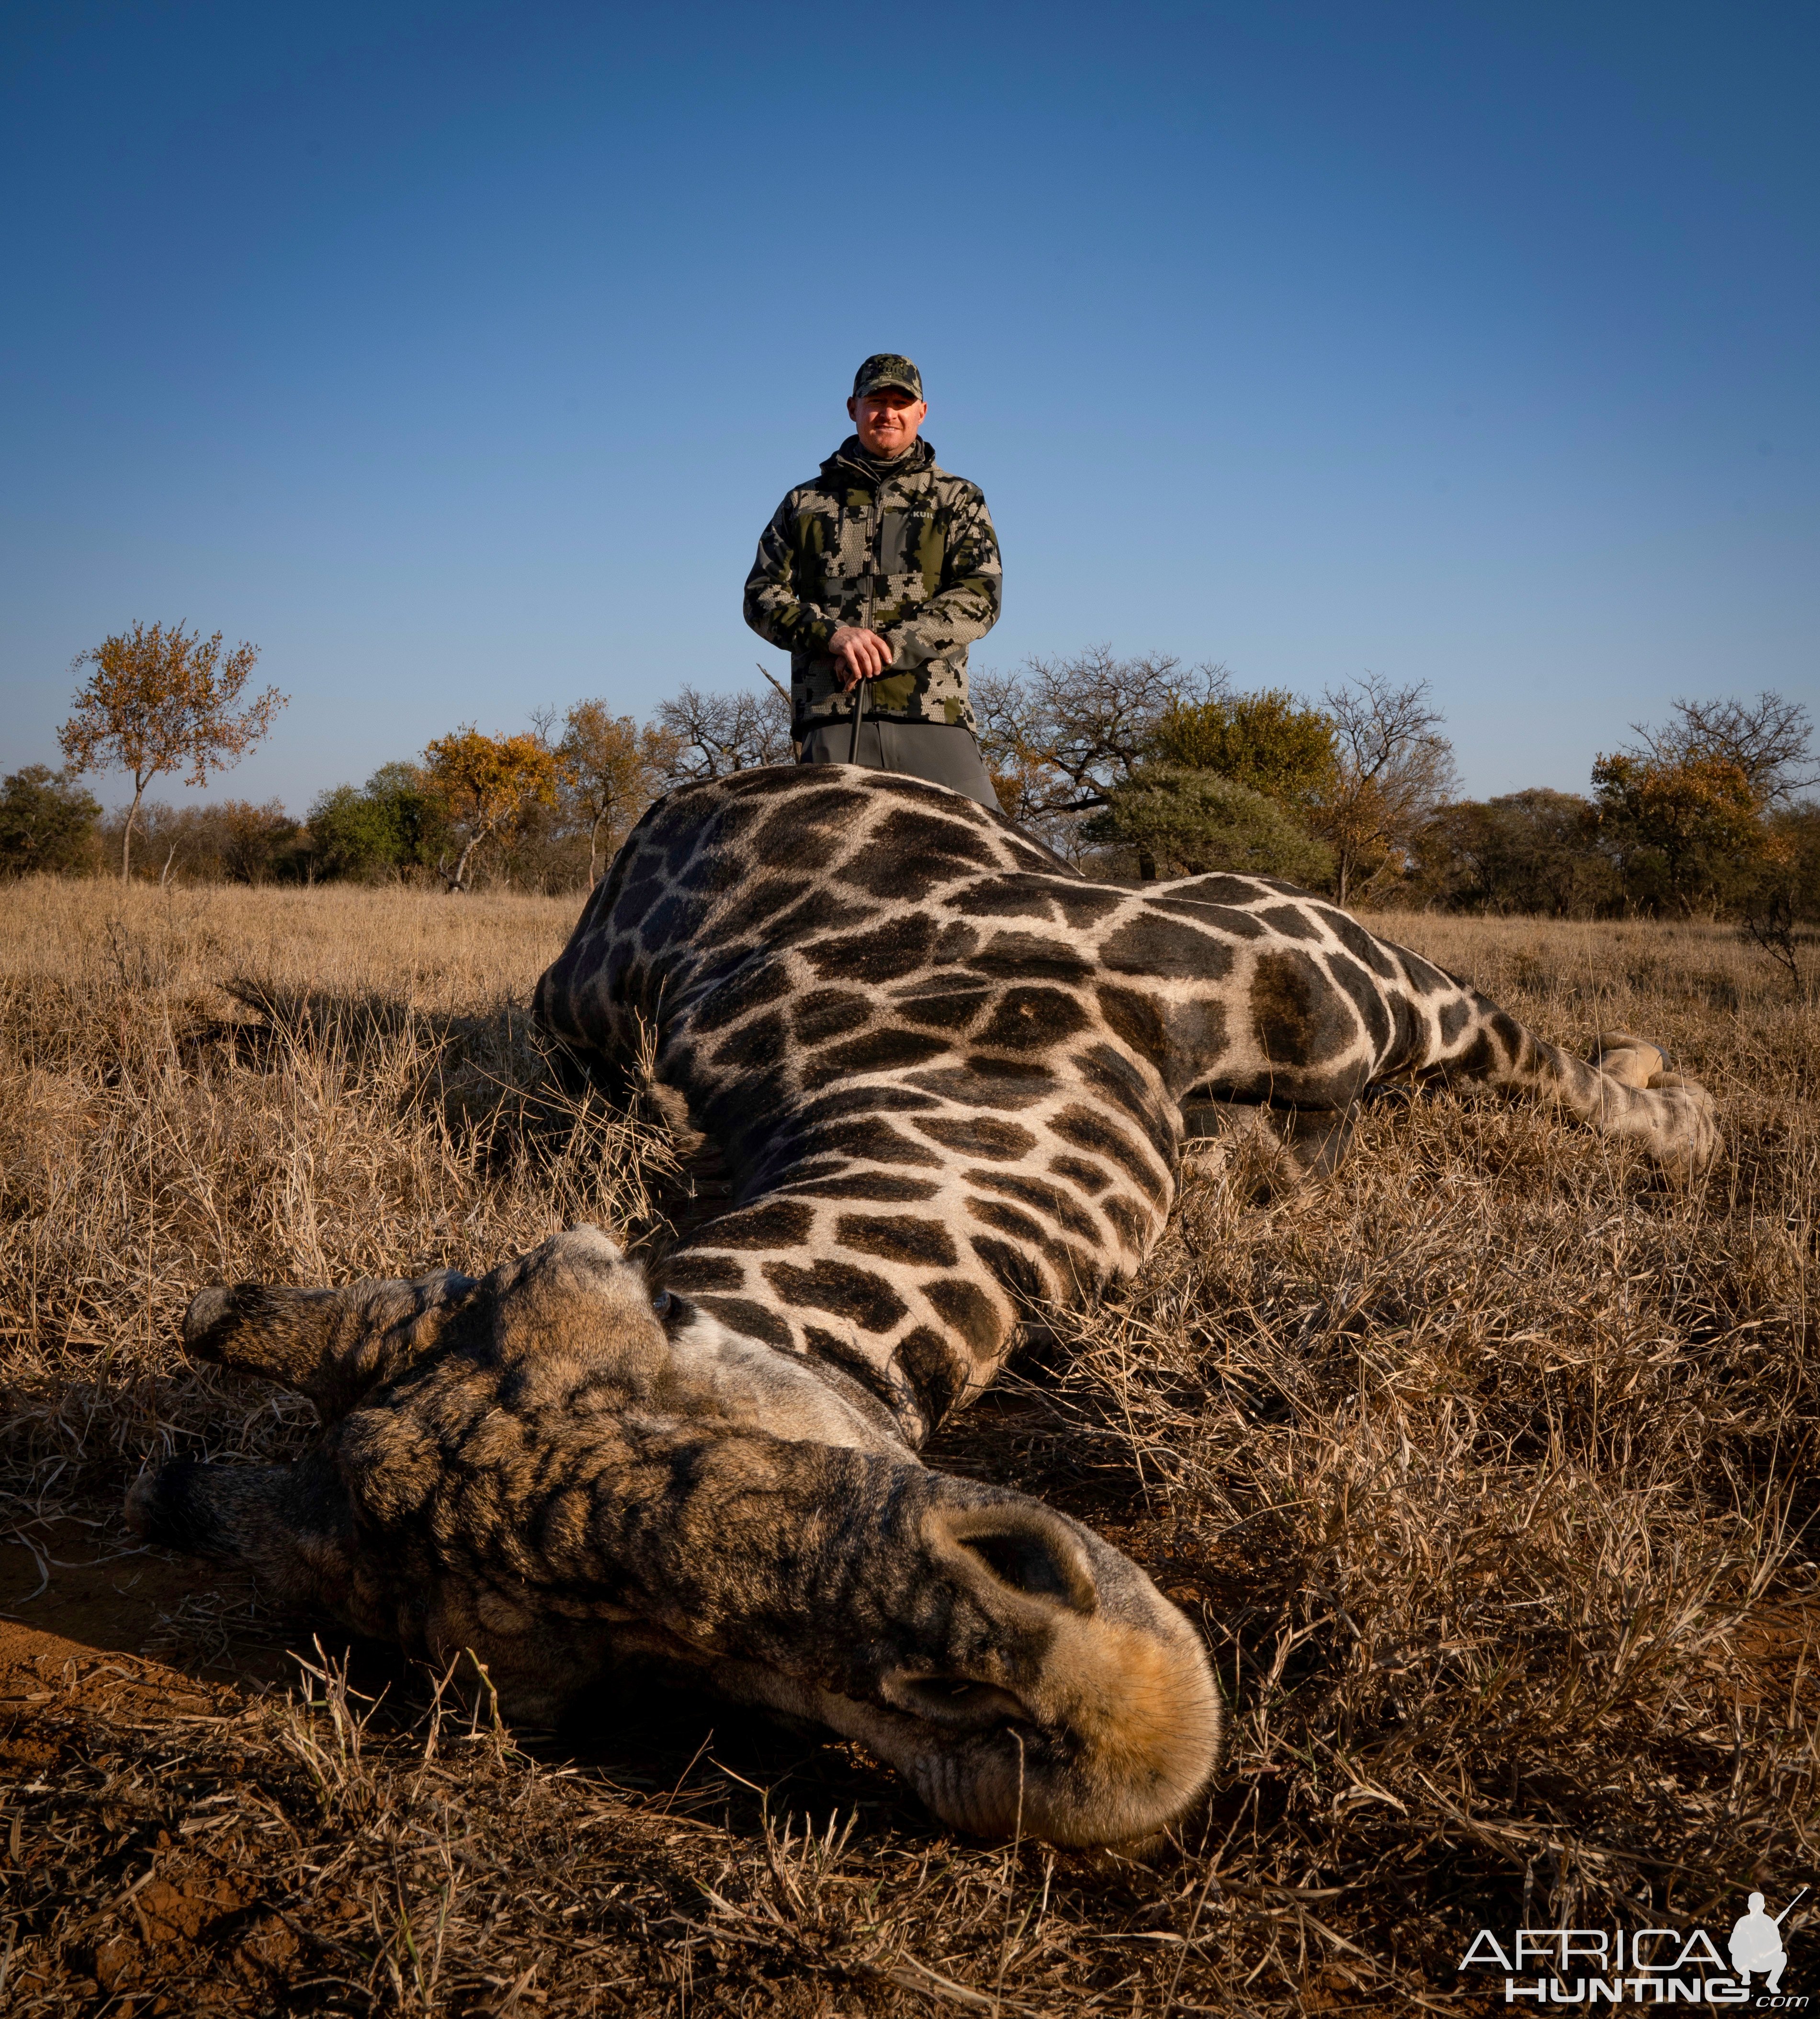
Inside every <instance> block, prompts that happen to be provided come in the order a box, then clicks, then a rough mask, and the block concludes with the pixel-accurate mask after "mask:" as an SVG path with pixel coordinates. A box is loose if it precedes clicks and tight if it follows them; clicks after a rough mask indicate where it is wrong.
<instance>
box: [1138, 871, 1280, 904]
mask: <svg viewBox="0 0 1820 2019" xmlns="http://www.w3.org/2000/svg"><path fill="white" fill-rule="evenodd" d="M1262 896H1263V890H1261V889H1260V887H1259V886H1258V885H1257V884H1256V883H1253V881H1252V880H1251V879H1250V878H1249V876H1198V877H1196V878H1195V879H1194V880H1193V881H1192V882H1190V881H1188V880H1187V879H1184V880H1183V881H1182V882H1181V883H1172V884H1171V885H1170V886H1169V897H1167V898H1164V899H1162V900H1160V901H1161V902H1162V903H1166V904H1168V903H1174V904H1180V903H1182V902H1184V901H1187V902H1189V903H1191V904H1256V902H1257V901H1258V899H1259V898H1260V897H1262ZM1158 901H1159V900H1157V899H1155V898H1153V899H1152V900H1151V902H1152V903H1153V904H1154V903H1156V902H1158Z"/></svg>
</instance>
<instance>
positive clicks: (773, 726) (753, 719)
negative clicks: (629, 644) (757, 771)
mask: <svg viewBox="0 0 1820 2019" xmlns="http://www.w3.org/2000/svg"><path fill="white" fill-rule="evenodd" d="M657 722H658V727H659V728H661V729H664V730H668V731H669V734H671V735H672V736H673V737H674V738H675V739H676V754H675V756H674V757H673V759H672V760H671V764H670V770H669V778H668V782H669V784H672V785H684V784H687V783H688V782H690V781H692V780H694V779H697V778H725V777H727V774H729V773H730V772H734V771H749V770H752V768H753V767H754V766H756V765H760V764H787V763H789V761H790V756H791V744H790V705H789V701H788V700H787V699H786V698H785V697H784V695H783V694H781V691H778V690H777V689H775V688H774V689H772V690H771V691H769V692H761V693H758V694H754V693H753V692H752V690H751V689H750V688H749V687H737V688H735V689H734V691H732V692H731V693H730V694H703V693H702V692H701V691H700V690H699V689H698V688H696V687H683V688H681V689H680V690H679V691H678V692H677V693H676V696H675V698H673V699H672V700H669V701H659V702H658V705H657Z"/></svg>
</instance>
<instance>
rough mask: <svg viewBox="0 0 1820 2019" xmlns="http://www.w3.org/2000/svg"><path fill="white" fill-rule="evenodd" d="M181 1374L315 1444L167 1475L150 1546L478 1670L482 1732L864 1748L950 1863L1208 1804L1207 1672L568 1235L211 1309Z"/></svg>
mask: <svg viewBox="0 0 1820 2019" xmlns="http://www.w3.org/2000/svg"><path fill="white" fill-rule="evenodd" d="M185 1339H186V1343H187V1347H188V1350H189V1351H190V1353H191V1354H193V1355H194V1356H196V1357H199V1358H202V1359H205V1360H212V1361H217V1362H219V1363H220V1364H223V1365H227V1366H228V1367H230V1368H238V1369H241V1370H242V1371H246V1372H256V1373H259V1374H263V1375H264V1376H268V1377H269V1378H272V1379H277V1380H279V1381H281V1382H283V1383H285V1384H287V1385H288V1386H292V1387H293V1388H296V1389H299V1390H302V1391H303V1392H304V1393H305V1394H307V1395H309V1396H310V1397H311V1399H312V1400H313V1401H314V1402H315V1403H316V1405H317V1408H318V1410H319V1411H320V1412H321V1415H322V1418H323V1423H324V1427H323V1431H322V1434H321V1438H320V1440H319V1441H318V1443H317V1446H316V1447H315V1448H314V1450H313V1451H312V1452H310V1455H308V1456H307V1457H306V1458H305V1459H303V1460H302V1461H300V1462H299V1463H298V1464H296V1465H295V1466H283V1467H259V1468H251V1467H228V1466H221V1467H215V1466H189V1465H177V1466H165V1468H164V1469H163V1470H161V1472H160V1473H157V1474H156V1475H154V1476H152V1477H149V1478H147V1479H146V1480H144V1481H141V1482H140V1486H139V1487H138V1488H136V1489H135V1492H134V1495H133V1498H132V1502H131V1503H130V1512H131V1513H132V1518H133V1519H134V1521H135V1522H136V1525H137V1526H138V1527H139V1528H140V1530H141V1531H142V1532H143V1533H145V1534H146V1535H148V1536H150V1538H152V1539H154V1540H158V1541H162V1542H166V1543H168V1544H169V1545H171V1546H175V1547H179V1548H187V1549H190V1550H194V1551H196V1552H198V1553H204V1554H210V1555H216V1556H221V1557H232V1558H234V1559H237V1560H243V1561H246V1562H248V1563H250V1564H252V1567H253V1568H254V1569H255V1570H256V1571H257V1572H258V1573H259V1575H261V1576H262V1578H263V1580H264V1581H265V1582H266V1584H267V1585H268V1586H270V1587H272V1588H274V1590H275V1593H276V1594H277V1596H279V1597H281V1598H286V1599H288V1600H292V1601H302V1602H306V1603H314V1604H323V1605H325V1606H327V1607H328V1608H330V1609H331V1610H332V1611H335V1612H336V1613H337V1614H339V1615H340V1616H341V1617H342V1618H343V1619H345V1620H346V1622H348V1623H349V1624H350V1625H352V1626H354V1627H356V1628H357V1629H360V1630H363V1631H365V1632H369V1633H375V1634H379V1635H381V1636H383V1637H386V1638H388V1639H393V1640H402V1641H403V1642H404V1644H406V1645H408V1646H415V1647H418V1648H419V1649H421V1650H422V1651H424V1652H426V1653H429V1654H430V1655H441V1656H443V1657H444V1658H448V1657H451V1656H453V1655H456V1654H459V1652H460V1651H462V1650H463V1649H468V1650H471V1651H473V1654H474V1655H475V1657H476V1658H477V1659H478V1660H479V1661H480V1662H482V1663H483V1664H484V1665H485V1666H486V1667H487V1669H488V1673H489V1675H490V1676H491V1680H492V1682H493V1684H494V1685H495V1687H496V1688H497V1689H498V1690H499V1694H500V1698H501V1700H502V1702H503V1704H504V1705H505V1706H506V1709H508V1710H509V1711H511V1710H514V1709H516V1710H517V1712H518V1713H520V1715H524V1716H530V1717H531V1718H534V1719H549V1718H553V1717H554V1716H557V1715H558V1714H560V1713H561V1712H562V1711H563V1710H564V1707H565V1705H567V1704H568V1703H569V1702H571V1700H574V1699H576V1698H579V1697H581V1696H582V1694H583V1693H584V1691H586V1688H587V1687H588V1686H589V1684H593V1683H594V1682H595V1681H596V1680H598V1679H600V1676H602V1675H603V1674H604V1673H611V1672H612V1671H614V1670H615V1669H618V1670H621V1671H622V1672H623V1671H627V1670H630V1671H633V1672H634V1673H641V1672H649V1671H651V1670H652V1669H654V1670H655V1671H656V1672H657V1673H658V1674H659V1675H660V1676H685V1677H687V1678H689V1679H691V1680H694V1681H695V1682H696V1683H698V1684H702V1685H705V1687H708V1688H709V1689H710V1690H712V1691H718V1692H719V1693H720V1694H722V1695H727V1696H731V1697H733V1698H736V1699H738V1700H741V1701H744V1702H752V1703H756V1704H762V1705H767V1706H769V1707H770V1708H771V1709H775V1710H778V1711H780V1712H782V1713H785V1714H786V1715H789V1716H798V1717H803V1718H807V1719H809V1720H814V1721H815V1722H818V1723H819V1724H824V1725H826V1726H829V1727H832V1728H833V1729H835V1730H836V1731H839V1732H841V1733H842V1734H844V1735H846V1736H847V1737H850V1738H857V1739H860V1740H862V1741H864V1742H865V1743H866V1744H867V1745H868V1746H869V1747H870V1748H871V1749H872V1750H873V1751H874V1752H875V1753H877V1754H879V1755H880V1756H882V1757H883V1758H884V1759H886V1760H888V1761H890V1763H892V1764H894V1765H895V1766H896V1767H898V1768H899V1769H900V1770H901V1771H902V1772H903V1773H904V1774H905V1776H906V1778H908V1780H909V1781H910V1782H911V1783H912V1785H913V1786H914V1787H915V1789H916V1790H917V1792H919V1795H920V1796H922V1797H923V1800H925V1801H926V1802H927V1803H929V1805H930V1807H932V1808H933V1809H934V1810H935V1811H936V1812H937V1814H939V1815H941V1817H942V1818H944V1820H946V1821H949V1822H951V1823H952V1824H954V1825H956V1826H958V1827H959V1828H962V1829H967V1830H970V1831H972V1832H977V1833H979V1834H983V1835H995V1834H1009V1833H1010V1832H1013V1831H1015V1830H1017V1829H1020V1828H1021V1829H1022V1830H1023V1832H1024V1833H1026V1834H1028V1835H1031V1836H1039V1837H1044V1838H1047V1839H1049V1840H1052V1841H1054V1842H1057V1843H1100V1842H1107V1841H1112V1840H1120V1839H1126V1838H1129V1837H1133V1836H1142V1835H1144V1834H1146V1833H1147V1832H1151V1831H1154V1830H1155V1829H1158V1828H1159V1827H1161V1826H1162V1825H1163V1824H1165V1823H1166V1822H1167V1821H1169V1819H1170V1818H1172V1817H1173V1816H1174V1815H1175V1814H1177V1813H1178V1812H1179V1811H1180V1810H1181V1809H1182V1808H1183V1807H1184V1806H1185V1805H1186V1804H1187V1803H1188V1802H1189V1801H1190V1800H1191V1799H1192V1798H1193V1797H1194V1796H1195V1794H1196V1793H1197V1792H1198V1791H1199V1789H1200V1788H1201V1787H1202V1785H1203V1784H1204V1783H1205V1780H1206V1778H1207V1776H1208V1774H1209V1772H1210V1771H1211V1769H1212V1767H1213V1761H1214V1758H1215V1756H1216V1751H1217V1748H1218V1743H1219V1738H1220V1700H1219V1696H1218V1692H1217V1691H1216V1688H1215V1686H1214V1684H1213V1679H1212V1676H1211V1674H1210V1672H1209V1666H1208V1662H1207V1658H1206V1655H1205V1650H1204V1649H1203V1647H1202V1644H1201V1643H1200V1641H1199V1640H1198V1637H1196V1636H1195V1633H1193V1631H1192V1630H1191V1628H1190V1627H1189V1626H1188V1624H1187V1622H1186V1621H1185V1620H1184V1618H1183V1617H1182V1615H1180V1613H1179V1612H1178V1611H1176V1609H1175V1608H1174V1607H1173V1606H1172V1605H1171V1604H1169V1602H1168V1601H1167V1600H1166V1599H1164V1598H1163V1597H1162V1595H1161V1594H1160V1593H1158V1591H1157V1589H1156V1588H1155V1586H1154V1585H1152V1584H1151V1581H1150V1580H1149V1579H1148V1578H1147V1577H1146V1576H1145V1575H1144V1572H1143V1571H1141V1570H1140V1569H1139V1568H1137V1565H1136V1564H1133V1563H1131V1562H1130V1561H1129V1560H1128V1559H1127V1558H1126V1557H1123V1556H1122V1555H1121V1554H1120V1553H1118V1551H1117V1550H1114V1549H1112V1548H1111V1546H1109V1545H1108V1544H1107V1543H1106V1542H1104V1541H1103V1540H1101V1539H1100V1538H1099V1537H1097V1536H1096V1535H1093V1533H1092V1532H1091V1531H1089V1530H1088V1529H1086V1528H1082V1527H1081V1526H1080V1525H1079V1524H1078V1523H1076V1522H1075V1521H1070V1520H1068V1518H1067V1517H1064V1516H1063V1515H1060V1514H1058V1513H1055V1512H1054V1511H1053V1510H1050V1509H1049V1508H1046V1507H1044V1506H1042V1505H1041V1504H1040V1503H1039V1502H1035V1501H1034V1500H1031V1499H1028V1497H1026V1496H1024V1495H1020V1494H1017V1493H1013V1492H1008V1491H1006V1490H1004V1489H1002V1488H996V1487H992V1486H987V1485H984V1484H978V1483H977V1482H975V1481H968V1480H963V1479H958V1478H954V1477H948V1476H945V1475H944V1474H942V1473H937V1472H934V1471H932V1470H930V1469H929V1468H927V1467H926V1466H923V1464H922V1463H919V1460H918V1459H916V1457H915V1454H914V1453H913V1452H912V1451H911V1450H910V1449H909V1448H908V1446H907V1445H906V1444H905V1443H904V1441H902V1439H901V1436H899V1435H898V1434H897V1432H896V1431H895V1430H894V1429H893V1428H892V1427H891V1426H890V1424H889V1423H887V1422H886V1419H884V1417H883V1412H877V1411H876V1410H873V1409H871V1408H868V1405H867V1401H866V1398H865V1397H864V1395H863V1394H862V1393H861V1391H859V1390H857V1389H856V1390H854V1393H853V1394H847V1393H844V1392H843V1390H842V1389H841V1388H840V1387H839V1386H838V1385H835V1386H831V1385H830V1381H829V1379H828V1378H826V1377H825V1372H824V1371H821V1370H818V1369H816V1368H813V1367H811V1366H810V1365H807V1364H805V1363H803V1362H801V1361H797V1360H795V1359H793V1358H792V1357H789V1356H787V1355H785V1354H778V1353H773V1352H770V1351H767V1350H765V1349H763V1348H762V1347H758V1346H756V1344H754V1343H752V1342H751V1341H748V1340H743V1339H738V1337H737V1336H734V1335H732V1334H731V1333H726V1332H721V1331H720V1330H718V1329H717V1328H715V1327H714V1326H712V1325H708V1324H705V1323H704V1322H703V1321H702V1316H701V1314H699V1313H697V1312H694V1311H692V1310H691V1308H690V1307H689V1306H688V1304H687V1301H686V1300H685V1299H682V1298H680V1297H679V1298H674V1299H670V1298H666V1297H665V1296H664V1295H663V1294H662V1292H658V1294H657V1295H656V1296H654V1295H653V1292H652V1290H651V1287H650V1285H649V1284H648V1282H647V1279H646V1278H645V1275H644V1272H643V1270H641V1269H640V1268H639V1267H637V1266H636V1265H635V1264H634V1263H631V1262H629V1260H627V1259H626V1258H625V1256H623V1255H622V1253H621V1252H620V1251H619V1249H618V1248H616V1247H615V1245H614V1244H613V1243H612V1242H611V1241H609V1240H608V1239H607V1237H606V1236H605V1235H604V1234H600V1232H598V1231H596V1230H595V1229H593V1228H589V1227H582V1228H577V1229H575V1230H573V1231H571V1232H569V1233H567V1234H561V1235H558V1236H557V1237H556V1238H554V1239H553V1240H550V1241H546V1242H545V1243H544V1245H542V1247H541V1248H538V1249H535V1250H534V1251H533V1252H531V1253H530V1254H528V1255H526V1256H521V1257H520V1258H519V1259H518V1260H516V1261H513V1262H510V1263H506V1264H504V1265H502V1267H499V1268H498V1269H495V1270H493V1271H492V1272H491V1274H489V1275H488V1276H485V1277H484V1278H479V1279H475V1278H469V1277H466V1276H463V1275H460V1274H453V1273H451V1274H444V1275H439V1276H433V1277H430V1278H423V1279H421V1280H419V1281H415V1282H390V1283H362V1284H357V1285H351V1286H350V1287H348V1288H346V1289H341V1290H301V1289H282V1288H272V1287H266V1286H263V1285H248V1284H243V1285H238V1286H236V1287H234V1288H231V1289H230V1288H225V1287H223V1288H217V1289H210V1290H205V1291H204V1292H201V1295H200V1296H198V1297H197V1298H196V1299H195V1300H194V1303H192V1305H191V1307H190V1312H189V1315H188V1318H187V1321H186V1323H185ZM836 1382H838V1377H836Z"/></svg>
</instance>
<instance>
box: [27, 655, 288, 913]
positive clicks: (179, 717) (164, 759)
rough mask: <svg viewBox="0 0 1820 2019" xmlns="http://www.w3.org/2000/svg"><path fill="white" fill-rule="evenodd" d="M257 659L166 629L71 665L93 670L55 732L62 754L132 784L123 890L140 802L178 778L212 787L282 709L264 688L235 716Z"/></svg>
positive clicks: (77, 765)
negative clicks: (176, 774)
mask: <svg viewBox="0 0 1820 2019" xmlns="http://www.w3.org/2000/svg"><path fill="white" fill-rule="evenodd" d="M258 658H259V647H258V646H256V645H248V644H245V643H241V644H239V645H237V646H236V647H234V650H233V651H231V652H230V653H228V654H227V656H226V657H225V658H223V654H222V649H221V633H219V631H217V632H216V634H215V636H213V637H212V638H209V639H206V640H205V639H204V638H203V636H202V634H201V633H200V632H192V633H187V634H186V633H185V632H184V629H183V625H182V623H181V622H179V623H176V624H173V625H172V626H171V628H170V629H169V630H168V631H167V630H166V629H165V627H164V625H161V624H154V625H153V626H152V627H151V629H150V630H149V631H148V630H147V629H146V627H145V626H144V625H143V624H135V625H133V627H132V630H131V631H129V632H123V633H121V634H120V635H119V636H117V637H112V638H104V639H103V640H102V641H101V643H100V644H99V645H97V646H96V647H95V649H94V650H93V651H91V652H82V653H78V654H77V656H76V658H74V660H73V661H72V662H71V667H70V670H71V672H77V671H78V669H80V668H82V667H83V666H86V665H92V666H93V668H94V669H95V670H94V672H92V673H91V674H90V675H89V679H88V681H87V683H86V684H85V685H84V686H83V687H81V688H79V689H78V691H77V694H76V698H75V712H74V714H73V715H72V716H71V717H70V719H69V720H68V721H67V722H66V723H64V724H63V727H62V728H61V729H60V730H58V731H57V741H59V742H60V744H61V745H63V755H64V756H65V757H66V758H67V759H68V760H69V763H70V765H71V768H72V770H75V771H78V772H82V771H102V770H114V768H115V767H118V768H119V769H120V770H123V771H126V772H128V773H130V774H131V775H132V806H131V807H130V808H129V810H128V812H127V816H126V825H125V829H124V830H123V831H122V832H121V840H120V875H121V881H122V882H123V883H124V882H125V880H126V879H127V877H128V876H129V875H130V874H131V873H132V835H133V829H134V828H135V826H136V825H137V823H138V820H139V808H140V801H141V800H142V799H144V797H145V788H146V787H147V785H150V783H151V781H152V780H153V779H154V778H157V777H158V775H159V774H160V773H161V772H165V771H178V770H182V771H184V772H185V775H186V777H187V780H188V782H189V783H190V785H207V784H208V774H209V773H210V772H211V771H225V770H228V769H230V767H232V766H234V765H235V764H237V763H239V761H240V759H241V758H242V757H244V756H245V755H246V753H247V752H248V751H249V750H250V749H252V747H253V745H255V744H256V743H257V742H258V741H259V740H260V738H262V737H263V736H264V735H265V734H266V730H268V729H270V727H271V723H272V717H273V716H274V715H276V714H277V712H278V710H279V709H281V708H282V707H283V706H284V705H285V699H286V697H285V695H283V694H280V693H279V691H277V688H276V687H267V688H266V691H265V692H264V693H263V694H259V695H257V696H256V697H255V698H254V699H253V700H252V701H249V702H248V704H247V705H246V706H245V707H244V708H241V709H236V703H237V702H238V701H239V700H240V698H241V691H242V690H243V689H244V688H245V686H246V683H247V680H248V676H249V675H250V674H251V673H252V669H253V667H254V665H255V664H256V662H257V661H258ZM166 868H169V865H168V864H167V865H166Z"/></svg>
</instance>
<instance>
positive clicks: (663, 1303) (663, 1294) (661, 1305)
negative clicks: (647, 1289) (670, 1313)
mask: <svg viewBox="0 0 1820 2019" xmlns="http://www.w3.org/2000/svg"><path fill="white" fill-rule="evenodd" d="M669 1307H670V1293H669V1291H668V1290H653V1291H652V1292H651V1310H653V1312H654V1313H655V1314H656V1315H657V1316H658V1318H662V1316H663V1314H664V1313H665V1311H667V1310H669Z"/></svg>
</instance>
